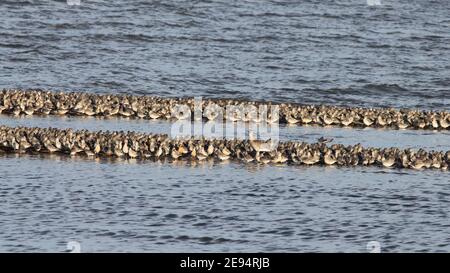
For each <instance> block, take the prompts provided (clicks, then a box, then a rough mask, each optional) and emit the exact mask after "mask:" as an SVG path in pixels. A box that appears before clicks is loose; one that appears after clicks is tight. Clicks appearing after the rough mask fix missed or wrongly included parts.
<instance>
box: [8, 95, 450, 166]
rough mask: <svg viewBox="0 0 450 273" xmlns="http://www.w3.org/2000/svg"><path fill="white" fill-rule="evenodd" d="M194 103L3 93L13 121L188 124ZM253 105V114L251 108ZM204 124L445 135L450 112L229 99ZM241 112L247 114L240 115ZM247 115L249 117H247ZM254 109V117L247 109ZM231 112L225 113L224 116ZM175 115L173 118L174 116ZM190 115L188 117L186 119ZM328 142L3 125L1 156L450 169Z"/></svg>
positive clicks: (419, 154) (420, 157) (402, 154)
mask: <svg viewBox="0 0 450 273" xmlns="http://www.w3.org/2000/svg"><path fill="white" fill-rule="evenodd" d="M195 103H196V102H195V101H194V99H184V98H159V97H150V96H130V95H97V94H88V93H61V92H59V93H55V92H48V91H41V90H27V91H24V90H2V91H1V92H0V113H3V114H12V115H21V114H26V115H86V116H124V117H138V118H148V119H158V118H166V119H170V118H175V119H183V118H190V115H186V112H187V111H186V110H183V111H179V110H178V111H175V112H174V111H173V108H174V107H175V108H176V107H179V106H180V105H184V106H185V107H188V111H194V110H195V108H194V107H198V106H195ZM230 105H232V106H235V107H234V108H233V109H234V110H236V109H237V111H227V113H226V114H225V115H223V116H222V115H221V113H220V111H219V108H220V109H224V108H226V107H229V106H230ZM262 105H269V106H272V107H276V109H277V111H269V112H267V115H264V116H262V115H257V114H255V112H254V111H253V110H255V111H257V109H258V107H260V106H262ZM249 106H251V107H249ZM200 107H201V109H202V112H203V118H206V119H208V120H215V119H217V118H219V117H222V118H223V119H225V120H231V121H250V122H269V123H274V122H284V123H291V124H299V125H301V124H316V125H321V126H327V125H335V126H336V125H337V126H348V127H385V128H396V129H405V128H410V129H437V130H446V129H449V128H450V113H449V112H445V111H441V112H432V111H419V110H397V109H392V108H353V107H335V106H312V105H298V104H271V103H263V102H251V101H239V100H230V99H210V100H205V101H201V105H200ZM242 109H244V110H242ZM248 109H250V110H248ZM252 109H253V110H252ZM228 112H229V113H228ZM174 113H175V114H174ZM189 114H190V113H189ZM325 142H326V141H319V142H318V143H313V144H308V143H304V142H293V141H288V142H280V143H275V142H273V141H271V140H268V141H262V140H257V139H252V138H250V139H249V140H239V139H233V140H225V139H206V138H202V139H193V138H191V139H174V138H170V137H169V136H168V135H162V134H144V133H137V132H123V131H121V132H109V131H106V132H102V131H100V132H89V131H87V130H79V131H74V130H72V129H65V130H63V129H55V128H27V127H16V128H11V127H6V126H0V153H1V152H3V153H8V152H12V153H62V154H70V155H85V156H89V157H97V156H99V157H102V156H107V157H108V156H109V157H124V158H140V159H147V158H148V159H167V158H168V159H172V160H179V159H190V160H196V161H202V160H207V159H218V160H229V159H233V160H239V161H243V162H259V163H264V164H267V163H274V164H280V163H294V164H306V165H314V164H321V165H337V166H357V165H362V166H369V165H377V166H384V167H398V168H412V169H418V170H419V169H427V168H433V169H441V170H448V168H449V165H450V151H447V152H445V151H425V150H423V149H419V150H418V151H415V150H412V149H403V150H402V149H399V148H383V149H382V148H364V147H362V146H361V145H360V144H357V145H353V146H344V145H340V144H332V145H327V144H326V143H325Z"/></svg>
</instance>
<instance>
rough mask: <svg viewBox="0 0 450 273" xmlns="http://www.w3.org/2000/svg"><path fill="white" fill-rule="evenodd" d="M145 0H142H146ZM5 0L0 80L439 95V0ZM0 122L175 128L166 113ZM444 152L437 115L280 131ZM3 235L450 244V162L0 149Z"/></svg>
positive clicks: (448, 143) (444, 83) (86, 241)
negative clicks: (118, 156)
mask: <svg viewBox="0 0 450 273" xmlns="http://www.w3.org/2000/svg"><path fill="white" fill-rule="evenodd" d="M149 2H151V3H149ZM381 2H382V5H381V6H376V7H369V6H368V5H367V4H366V1H365V0H351V1H313V0H309V1H301V2H300V1H139V0H136V1H123V0H121V1H87V0H81V5H80V6H68V5H67V4H66V1H43V0H42V1H39V0H36V1H31V0H29V1H25V0H21V1H9V0H8V1H1V2H0V13H1V14H2V15H4V16H3V17H2V18H3V21H2V24H0V88H12V87H18V88H34V87H37V88H44V89H53V90H55V89H62V90H67V91H88V92H99V93H127V94H151V95H159V96H188V97H192V96H204V97H231V98H245V99H261V100H271V101H278V102H284V101H287V102H297V103H315V104H320V103H327V104H338V105H351V106H366V107H378V106H393V107H399V108H402V107H418V108H424V109H443V110H447V111H448V110H450V89H449V85H450V77H449V75H450V73H449V71H450V65H449V63H450V62H449V56H450V46H449V45H450V33H449V31H448V29H449V28H450V20H449V17H448V14H450V2H449V1H445V0H437V1H422V0H400V1H390V0H389V1H388V0H382V1H381ZM0 125H8V126H41V127H49V126H52V127H59V128H67V127H72V128H77V129H82V128H85V129H90V130H136V131H144V132H157V133H169V132H170V128H171V126H172V125H171V124H170V123H167V122H165V121H147V120H129V119H116V118H112V119H99V118H79V117H61V118H60V117H23V116H22V117H10V116H4V115H0ZM321 136H325V137H332V138H334V142H335V143H343V144H356V143H358V142H359V143H361V144H363V145H364V146H375V147H390V146H397V147H404V148H407V147H411V148H420V147H422V148H426V149H429V150H431V149H435V150H450V133H449V132H448V131H441V132H439V131H420V130H394V131H393V130H378V129H348V128H321V127H312V126H309V127H297V126H294V127H292V126H291V127H289V126H280V139H281V140H299V141H308V142H313V141H316V140H317V139H318V138H319V137H321ZM0 173H1V175H0V225H1V226H2V232H1V233H0V251H4V252H10V251H45V252H55V251H57V252H59V251H65V250H66V244H67V242H69V241H72V240H75V241H78V242H80V243H81V251H82V252H89V251H105V252H106V251H118V252H137V251H149V252H150V251H151V252H155V251H163V252H174V251H206V252H217V251H243V252H247V251H268V252H272V251H273V252H281V251H295V252H304V251H321V252H329V251H340V252H350V251H355V252H366V251H367V249H366V244H367V243H368V242H369V241H374V240H375V241H379V242H380V244H381V251H385V252H400V251H407V252H418V251H430V252H436V251H443V252H444V251H445V252H449V251H450V232H449V230H450V220H449V219H450V218H449V215H448V214H449V209H448V207H449V202H450V186H449V182H450V172H449V171H447V172H442V171H433V170H427V171H414V170H395V169H381V168H377V167H371V168H361V167H357V168H333V167H318V166H315V167H305V166H259V165H256V164H249V165H244V164H237V163H233V162H229V163H217V162H216V163H214V162H207V163H204V164H193V163H185V162H152V161H135V160H89V159H84V158H79V157H77V158H71V157H65V156H35V155H21V156H18V155H1V156H0Z"/></svg>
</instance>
